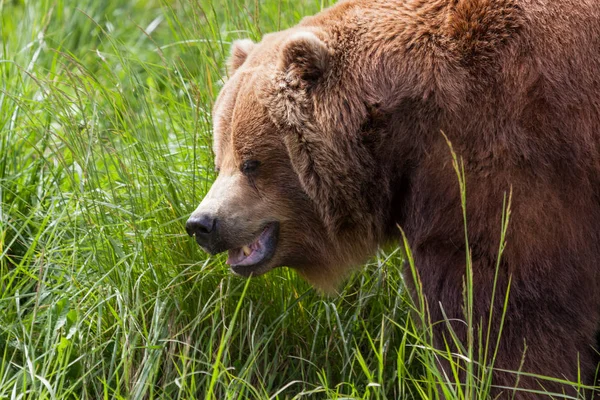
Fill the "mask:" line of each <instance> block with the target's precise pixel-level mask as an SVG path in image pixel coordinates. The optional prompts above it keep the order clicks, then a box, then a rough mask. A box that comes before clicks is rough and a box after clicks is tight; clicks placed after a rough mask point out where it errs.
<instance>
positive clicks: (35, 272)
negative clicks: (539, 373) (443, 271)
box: [0, 0, 489, 399]
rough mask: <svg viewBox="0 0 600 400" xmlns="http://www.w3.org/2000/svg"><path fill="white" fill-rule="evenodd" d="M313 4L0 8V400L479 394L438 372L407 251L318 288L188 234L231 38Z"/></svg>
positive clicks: (29, 1)
mask: <svg viewBox="0 0 600 400" xmlns="http://www.w3.org/2000/svg"><path fill="white" fill-rule="evenodd" d="M330 3H332V1H331V0H324V1H317V0H305V1H294V0H261V1H259V0H256V1H243V0H222V1H211V0H191V1H183V0H182V1H166V0H165V1H161V0H130V1H124V0H123V1H108V0H80V1H74V0H0V14H1V17H0V18H1V19H0V46H1V47H0V200H1V203H0V204H1V205H0V288H1V294H0V360H1V364H0V399H4V398H7V399H8V398H15V399H71V398H72V399H102V398H105V399H157V398H162V399H193V398H217V399H246V398H260V399H263V398H264V399H267V398H276V399H291V398H305V397H306V398H340V399H341V398H365V399H385V398H387V399H398V398H407V399H411V398H412V399H421V398H432V399H433V398H439V396H441V395H442V394H444V395H445V396H446V397H447V398H457V399H463V398H466V399H476V398H484V397H485V396H486V393H487V390H488V386H489V380H487V378H486V377H487V375H481V376H479V375H474V376H472V377H471V378H470V380H469V384H468V385H466V386H465V387H457V386H454V385H452V382H453V381H455V378H454V377H453V376H446V377H444V376H442V374H441V373H440V371H439V370H438V368H437V366H436V365H437V364H436V361H435V360H436V357H439V356H440V355H438V354H436V353H435V352H434V351H432V350H431V349H430V345H429V343H430V339H429V334H428V330H427V328H426V326H427V324H426V323H425V324H421V325H419V324H416V323H414V322H413V320H417V321H418V320H419V319H421V318H424V317H423V316H422V314H420V313H419V312H415V313H411V309H412V308H413V307H414V306H413V305H412V303H411V301H410V300H409V299H408V296H407V295H406V293H405V290H404V282H403V279H402V277H401V275H400V267H401V265H402V259H403V254H404V251H401V250H390V251H387V252H383V251H382V252H381V253H380V254H378V256H377V257H375V258H373V260H372V262H371V263H370V264H369V265H368V266H366V268H365V269H364V270H363V271H362V272H358V273H357V274H355V276H354V277H353V278H351V279H350V280H349V281H348V282H347V284H346V286H345V287H344V288H341V290H340V294H339V295H338V296H332V297H323V296H320V295H319V294H318V293H316V292H315V291H314V290H312V289H311V288H310V287H309V286H308V285H307V284H306V283H304V282H303V281H302V280H300V279H299V278H297V277H296V276H295V274H294V273H293V272H291V271H289V270H287V269H279V270H277V271H275V272H273V273H271V274H269V275H267V276H265V277H260V278H256V279H253V280H251V281H247V280H243V279H241V278H238V277H234V276H232V275H231V273H230V272H229V270H228V268H227V266H226V265H225V263H224V257H212V258H208V256H207V255H206V254H205V253H203V252H202V251H201V250H200V249H199V248H198V246H197V245H196V244H195V243H194V241H193V239H191V238H189V237H187V235H185V230H184V224H185V221H186V219H187V217H188V215H189V213H190V212H191V211H192V210H193V209H194V208H195V207H196V205H197V204H198V203H199V200H200V199H201V198H202V196H203V193H205V192H206V191H207V189H208V187H209V186H210V183H211V181H212V180H213V179H214V171H213V167H212V165H213V163H212V153H211V150H210V144H211V120H210V110H211V106H212V102H213V100H214V99H215V97H216V93H217V92H218V90H219V88H220V87H221V85H222V79H221V77H222V72H223V65H224V60H225V58H226V56H227V54H228V51H229V45H230V43H231V41H232V40H234V39H237V38H244V37H250V38H252V39H255V40H258V39H259V38H260V37H261V35H262V34H263V33H265V32H269V31H273V30H277V29H280V28H285V27H288V26H290V25H293V24H295V23H296V22H298V21H299V20H300V18H301V17H302V16H304V15H309V14H313V13H315V12H317V11H318V10H320V9H321V8H322V7H325V6H328V5H330ZM411 315H412V317H411ZM415 316H416V317H415ZM418 326H421V327H420V328H419V327H418ZM440 388H441V389H440Z"/></svg>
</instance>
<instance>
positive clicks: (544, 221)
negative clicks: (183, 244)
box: [186, 0, 600, 399]
mask: <svg viewBox="0 0 600 400" xmlns="http://www.w3.org/2000/svg"><path fill="white" fill-rule="evenodd" d="M228 69H229V76H230V78H229V80H228V81H227V82H226V83H225V85H224V87H223V89H222V91H221V93H220V95H219V97H218V99H217V101H216V103H215V106H214V115H213V117H214V154H215V165H216V169H217V171H219V174H218V177H217V179H216V181H215V182H214V184H213V186H212V188H211V189H210V191H209V192H208V194H207V195H206V197H205V198H204V200H203V201H202V203H201V204H200V206H199V207H198V208H197V209H196V211H194V213H193V214H192V216H191V217H190V219H189V220H188V222H187V225H186V228H187V231H188V233H189V234H190V235H193V236H195V238H196V241H197V242H198V244H200V246H202V247H203V248H204V249H206V251H208V252H209V253H213V254H214V253H219V252H223V251H227V250H228V252H229V258H228V260H227V262H228V263H229V264H230V265H231V268H232V270H233V271H234V272H235V273H237V274H240V275H244V276H250V275H260V274H262V273H265V272H267V271H269V270H271V269H273V268H275V267H279V266H289V267H292V268H295V269H296V270H297V271H298V272H299V273H300V274H301V275H302V276H304V277H305V278H306V279H308V280H309V281H310V282H312V283H313V284H314V285H315V286H317V287H320V288H323V289H326V290H327V289H330V288H332V287H334V286H335V285H336V284H337V283H338V282H339V280H340V278H341V277H343V276H344V275H345V274H346V273H347V271H348V270H349V269H351V268H352V267H354V266H357V265H360V264H361V263H362V262H364V261H365V260H366V258H368V257H369V256H370V255H372V254H374V252H375V251H376V249H377V247H378V246H380V245H383V244H386V243H389V242H391V241H397V240H398V239H399V238H400V229H399V228H401V229H402V230H403V231H404V232H405V234H406V237H407V238H408V242H409V244H410V247H411V249H412V252H413V255H414V260H415V264H416V268H417V270H418V274H419V277H420V280H421V282H422V290H423V294H424V296H425V298H426V299H427V301H428V304H429V312H430V315H431V321H432V322H436V321H441V320H444V319H447V320H449V321H454V320H464V319H465V314H464V302H463V289H464V282H465V272H466V271H467V269H466V267H465V264H466V263H465V259H466V252H467V251H468V252H469V254H470V256H471V260H472V287H473V306H472V318H473V321H475V323H478V321H488V318H489V317H490V312H492V313H493V314H492V316H493V318H492V333H493V334H498V333H499V332H500V331H501V330H502V334H501V335H500V339H499V340H500V343H499V349H498V356H497V358H496V362H495V364H494V367H495V368H498V369H499V370H512V371H515V370H520V371H523V372H528V373H533V374H540V375H547V376H551V377H557V378H562V379H568V380H572V381H577V380H578V379H580V381H581V380H582V381H583V382H584V383H587V384H593V382H594V373H595V371H596V367H597V364H598V353H597V352H596V335H597V333H598V331H599V323H600V315H599V313H600V6H598V4H597V2H594V1H581V0H579V1H574V0H560V1H559V0H557V1H550V2H547V1H541V0H394V1H390V0H371V1H367V0H345V1H341V2H339V3H338V4H336V5H335V6H333V7H331V8H329V9H327V10H325V11H323V12H321V13H320V14H318V15H316V16H313V17H308V18H305V19H304V20H303V21H302V22H301V23H300V24H299V25H297V26H296V27H294V28H292V29H289V30H285V31H282V32H278V33H273V34H269V35H266V36H265V37H264V38H263V40H262V41H261V42H260V43H253V42H251V41H249V40H243V41H238V42H236V43H234V45H233V49H232V54H231V57H230V60H229V65H228ZM446 138H447V139H448V141H449V142H451V143H452V145H453V148H454V150H455V152H456V153H457V154H458V156H459V157H460V158H461V160H462V162H463V163H464V176H465V179H466V207H465V208H466V212H465V214H466V224H465V223H464V220H463V210H462V208H461V190H460V188H459V184H458V181H457V175H456V171H455V170H454V166H453V163H452V155H451V152H450V149H449V145H448V141H447V139H446ZM508 193H512V208H511V218H510V221H509V225H508V230H507V233H506V247H505V248H504V251H503V253H502V257H500V259H499V249H500V238H501V231H502V213H503V202H504V199H505V196H506V195H507V194H508ZM465 232H466V234H467V236H466V235H465ZM465 237H467V238H468V242H467V241H466V240H465ZM467 243H468V245H467ZM498 260H499V261H498ZM497 264H498V276H497V278H495V274H496V270H497ZM494 282H496V295H495V297H494V301H492V292H493V290H494V287H493V286H494ZM507 292H508V302H507V307H506V315H505V318H504V319H502V318H501V316H502V312H503V309H504V300H505V295H507ZM502 321H503V322H502ZM436 326H437V327H436V328H435V331H434V334H435V341H436V345H437V346H440V347H442V348H443V347H444V346H445V343H447V342H448V341H450V339H449V338H448V336H447V333H448V325H447V324H445V323H442V324H439V323H438V324H436ZM451 326H452V328H453V329H454V330H455V331H456V334H457V335H458V339H459V340H461V341H465V340H466V329H465V328H464V324H463V323H456V325H454V324H452V325H451ZM442 367H443V366H442ZM493 384H494V385H495V386H496V387H497V389H495V393H496V394H499V395H500V396H502V389H501V388H502V387H504V388H510V387H513V386H515V385H518V386H519V387H520V388H524V389H531V390H534V391H535V390H542V389H546V390H550V391H555V392H563V391H566V392H568V393H571V394H572V389H570V388H569V386H568V385H565V386H561V385H559V384H558V383H552V382H545V381H544V382H542V381H541V380H539V379H536V378H535V377H531V376H521V377H519V378H517V376H516V375H515V374H511V373H503V372H496V373H495V375H494V382H493ZM569 390H571V392H569ZM516 398H523V399H525V398H538V395H536V394H535V393H533V392H531V393H528V392H518V393H517V395H516Z"/></svg>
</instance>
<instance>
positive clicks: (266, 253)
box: [227, 222, 279, 277]
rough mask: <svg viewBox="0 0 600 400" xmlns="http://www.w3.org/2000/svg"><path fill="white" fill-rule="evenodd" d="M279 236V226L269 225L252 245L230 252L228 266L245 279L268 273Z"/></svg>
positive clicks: (275, 224)
mask: <svg viewBox="0 0 600 400" xmlns="http://www.w3.org/2000/svg"><path fill="white" fill-rule="evenodd" d="M278 236H279V224H278V223H277V222H271V223H269V224H267V225H266V226H265V227H264V228H263V230H262V232H261V233H260V235H258V237H257V238H256V239H255V240H254V241H253V242H252V243H250V244H247V245H245V246H242V247H238V248H235V249H230V250H228V257H227V264H229V265H230V267H231V270H232V271H233V272H234V273H236V274H238V275H241V276H244V277H248V276H250V275H254V276H257V275H261V274H263V273H265V272H267V270H268V269H267V268H266V267H267V263H268V262H269V261H270V260H271V258H272V257H273V254H274V253H275V248H276V247H277V238H278Z"/></svg>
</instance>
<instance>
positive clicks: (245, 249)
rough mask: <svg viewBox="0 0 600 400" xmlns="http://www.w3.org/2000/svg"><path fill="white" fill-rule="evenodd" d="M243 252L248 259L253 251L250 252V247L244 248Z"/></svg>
mask: <svg viewBox="0 0 600 400" xmlns="http://www.w3.org/2000/svg"><path fill="white" fill-rule="evenodd" d="M242 250H243V251H244V255H245V256H246V257H248V256H249V255H250V254H251V253H252V250H250V247H248V246H244V247H242Z"/></svg>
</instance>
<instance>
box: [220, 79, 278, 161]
mask: <svg viewBox="0 0 600 400" xmlns="http://www.w3.org/2000/svg"><path fill="white" fill-rule="evenodd" d="M260 75H261V74H257V73H255V71H253V70H246V71H238V72H236V73H235V74H234V76H233V77H232V78H231V79H230V80H229V81H228V82H227V83H226V84H225V86H224V87H223V90H222V92H221V96H220V97H219V99H218V101H217V103H216V104H215V110H214V116H213V118H214V124H213V131H214V132H213V135H214V144H213V149H214V153H215V156H216V163H217V164H218V165H219V163H220V162H221V161H222V160H225V159H229V160H231V161H233V162H234V163H235V164H239V163H240V162H241V161H242V160H244V159H248V158H253V157H259V156H260V155H261V154H264V153H267V152H268V151H269V150H271V149H273V148H274V147H278V145H279V142H280V138H279V136H278V135H277V128H276V127H275V124H274V123H273V121H271V119H270V117H269V114H268V110H267V109H266V106H265V105H264V104H263V103H262V102H261V101H260V98H259V90H258V89H257V87H258V85H259V82H258V81H259V80H260V78H261V76H260Z"/></svg>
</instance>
